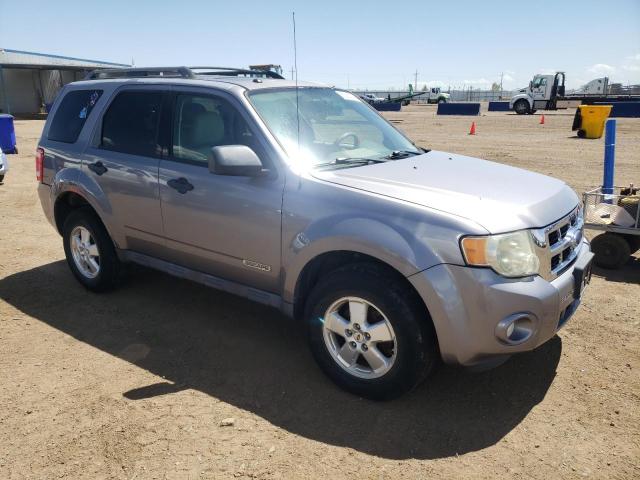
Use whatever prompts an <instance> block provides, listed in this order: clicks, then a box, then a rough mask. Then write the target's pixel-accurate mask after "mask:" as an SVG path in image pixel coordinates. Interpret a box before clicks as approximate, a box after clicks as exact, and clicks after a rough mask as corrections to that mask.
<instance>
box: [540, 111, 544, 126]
mask: <svg viewBox="0 0 640 480" xmlns="http://www.w3.org/2000/svg"><path fill="white" fill-rule="evenodd" d="M540 125H544V113H543V114H542V116H541V117H540Z"/></svg>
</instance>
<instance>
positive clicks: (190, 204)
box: [159, 88, 284, 292]
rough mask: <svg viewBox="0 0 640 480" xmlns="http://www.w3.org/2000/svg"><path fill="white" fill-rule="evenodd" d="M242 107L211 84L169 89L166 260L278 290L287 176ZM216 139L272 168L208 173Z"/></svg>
mask: <svg viewBox="0 0 640 480" xmlns="http://www.w3.org/2000/svg"><path fill="white" fill-rule="evenodd" d="M243 108H244V107H242V106H241V105H240V104H239V102H237V101H236V100H235V99H234V98H233V97H231V96H228V95H225V94H224V93H220V95H212V94H211V90H210V89H208V90H206V91H199V90H190V89H187V88H185V89H184V90H182V91H176V92H174V93H173V99H172V114H171V127H170V129H171V138H172V140H171V142H169V143H170V145H169V153H168V158H165V159H162V160H161V161H160V174H159V178H160V204H161V211H162V219H163V226H164V234H165V237H166V242H167V247H168V252H167V257H168V258H167V259H168V260H169V261H171V262H173V263H176V264H178V265H183V266H185V267H188V268H191V269H193V270H198V271H202V272H205V273H208V274H211V275H215V276H219V277H222V278H224V279H228V280H232V281H234V282H237V283H241V284H244V285H248V286H252V287H255V288H259V289H262V290H266V291H270V292H277V291H278V286H279V274H280V250H281V206H282V194H283V190H284V178H283V175H278V172H277V170H276V168H275V166H274V164H273V163H272V162H271V161H270V159H269V156H268V155H267V153H266V150H265V148H264V143H263V142H262V141H261V139H260V138H259V137H258V134H257V133H256V132H258V130H257V129H256V128H252V127H251V126H250V121H249V118H248V116H246V115H245V112H244V111H243ZM221 145H246V146H249V147H250V148H252V149H253V150H254V151H255V153H256V154H257V155H258V157H259V158H260V160H261V161H262V163H263V165H264V166H265V167H266V168H268V169H269V170H270V172H271V173H270V174H268V175H266V176H263V177H240V176H227V175H215V174H213V173H210V172H209V168H208V160H209V152H210V150H211V148H212V147H214V146H221ZM185 187H186V188H185Z"/></svg>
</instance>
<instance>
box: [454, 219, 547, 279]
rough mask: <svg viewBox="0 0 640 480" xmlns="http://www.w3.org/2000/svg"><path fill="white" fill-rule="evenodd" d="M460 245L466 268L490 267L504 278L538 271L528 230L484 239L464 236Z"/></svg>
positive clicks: (538, 267)
mask: <svg viewBox="0 0 640 480" xmlns="http://www.w3.org/2000/svg"><path fill="white" fill-rule="evenodd" d="M460 245H461V248H462V254H463V255H464V259H465V261H466V262H467V264H468V265H473V266H475V267H491V268H492V269H493V270H495V272H496V273H499V274H500V275H504V276H505V277H526V276H528V275H535V274H536V273H538V271H539V269H540V260H539V259H538V256H537V255H536V252H535V246H534V243H533V238H532V237H531V233H530V232H529V231H528V230H520V231H518V232H512V233H503V234H500V235H489V236H486V237H465V238H463V239H462V242H460Z"/></svg>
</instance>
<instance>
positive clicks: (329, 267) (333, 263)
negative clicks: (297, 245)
mask: <svg viewBox="0 0 640 480" xmlns="http://www.w3.org/2000/svg"><path fill="white" fill-rule="evenodd" d="M355 264H368V265H374V266H376V267H377V268H379V269H381V270H383V271H384V272H386V273H388V275H389V278H390V280H392V281H396V282H399V283H401V284H402V285H403V286H404V287H405V288H407V291H410V292H412V294H413V295H414V297H415V300H416V302H419V306H420V307H421V308H424V310H425V312H426V313H427V315H428V318H429V319H431V315H430V314H429V308H428V306H427V305H426V304H425V303H424V301H423V299H422V297H421V296H420V294H419V293H418V291H417V290H416V288H415V287H414V286H413V285H412V284H411V282H410V281H409V280H408V279H407V277H406V276H405V275H403V274H402V273H401V272H400V270H398V269H397V268H396V267H394V266H393V265H391V264H390V263H388V262H386V261H384V260H381V259H380V258H377V257H375V256H372V255H369V254H367V253H363V252H359V251H354V250H332V251H327V252H323V253H321V254H318V255H316V256H315V257H313V258H311V259H310V260H309V261H308V262H307V263H306V264H305V265H304V267H303V268H302V270H301V271H300V274H299V275H298V277H297V279H296V283H295V288H294V291H293V316H294V318H296V319H301V318H302V317H303V315H304V311H305V309H306V301H307V299H308V297H309V294H310V293H311V291H312V290H313V288H314V287H315V285H316V284H317V283H318V281H319V280H320V279H321V278H322V277H323V276H324V275H326V274H328V273H330V272H332V271H334V270H337V269H338V268H343V267H345V266H348V265H355Z"/></svg>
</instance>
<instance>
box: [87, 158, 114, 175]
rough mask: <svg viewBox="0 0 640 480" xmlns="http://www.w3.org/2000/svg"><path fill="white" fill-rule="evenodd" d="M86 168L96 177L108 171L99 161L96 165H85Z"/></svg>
mask: <svg viewBox="0 0 640 480" xmlns="http://www.w3.org/2000/svg"><path fill="white" fill-rule="evenodd" d="M87 167H88V168H89V170H91V171H92V172H93V173H95V174H96V175H102V174H103V173H105V172H107V171H108V170H109V169H108V168H107V167H105V166H104V164H103V163H102V162H100V161H98V162H96V163H90V164H89V165H87Z"/></svg>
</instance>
